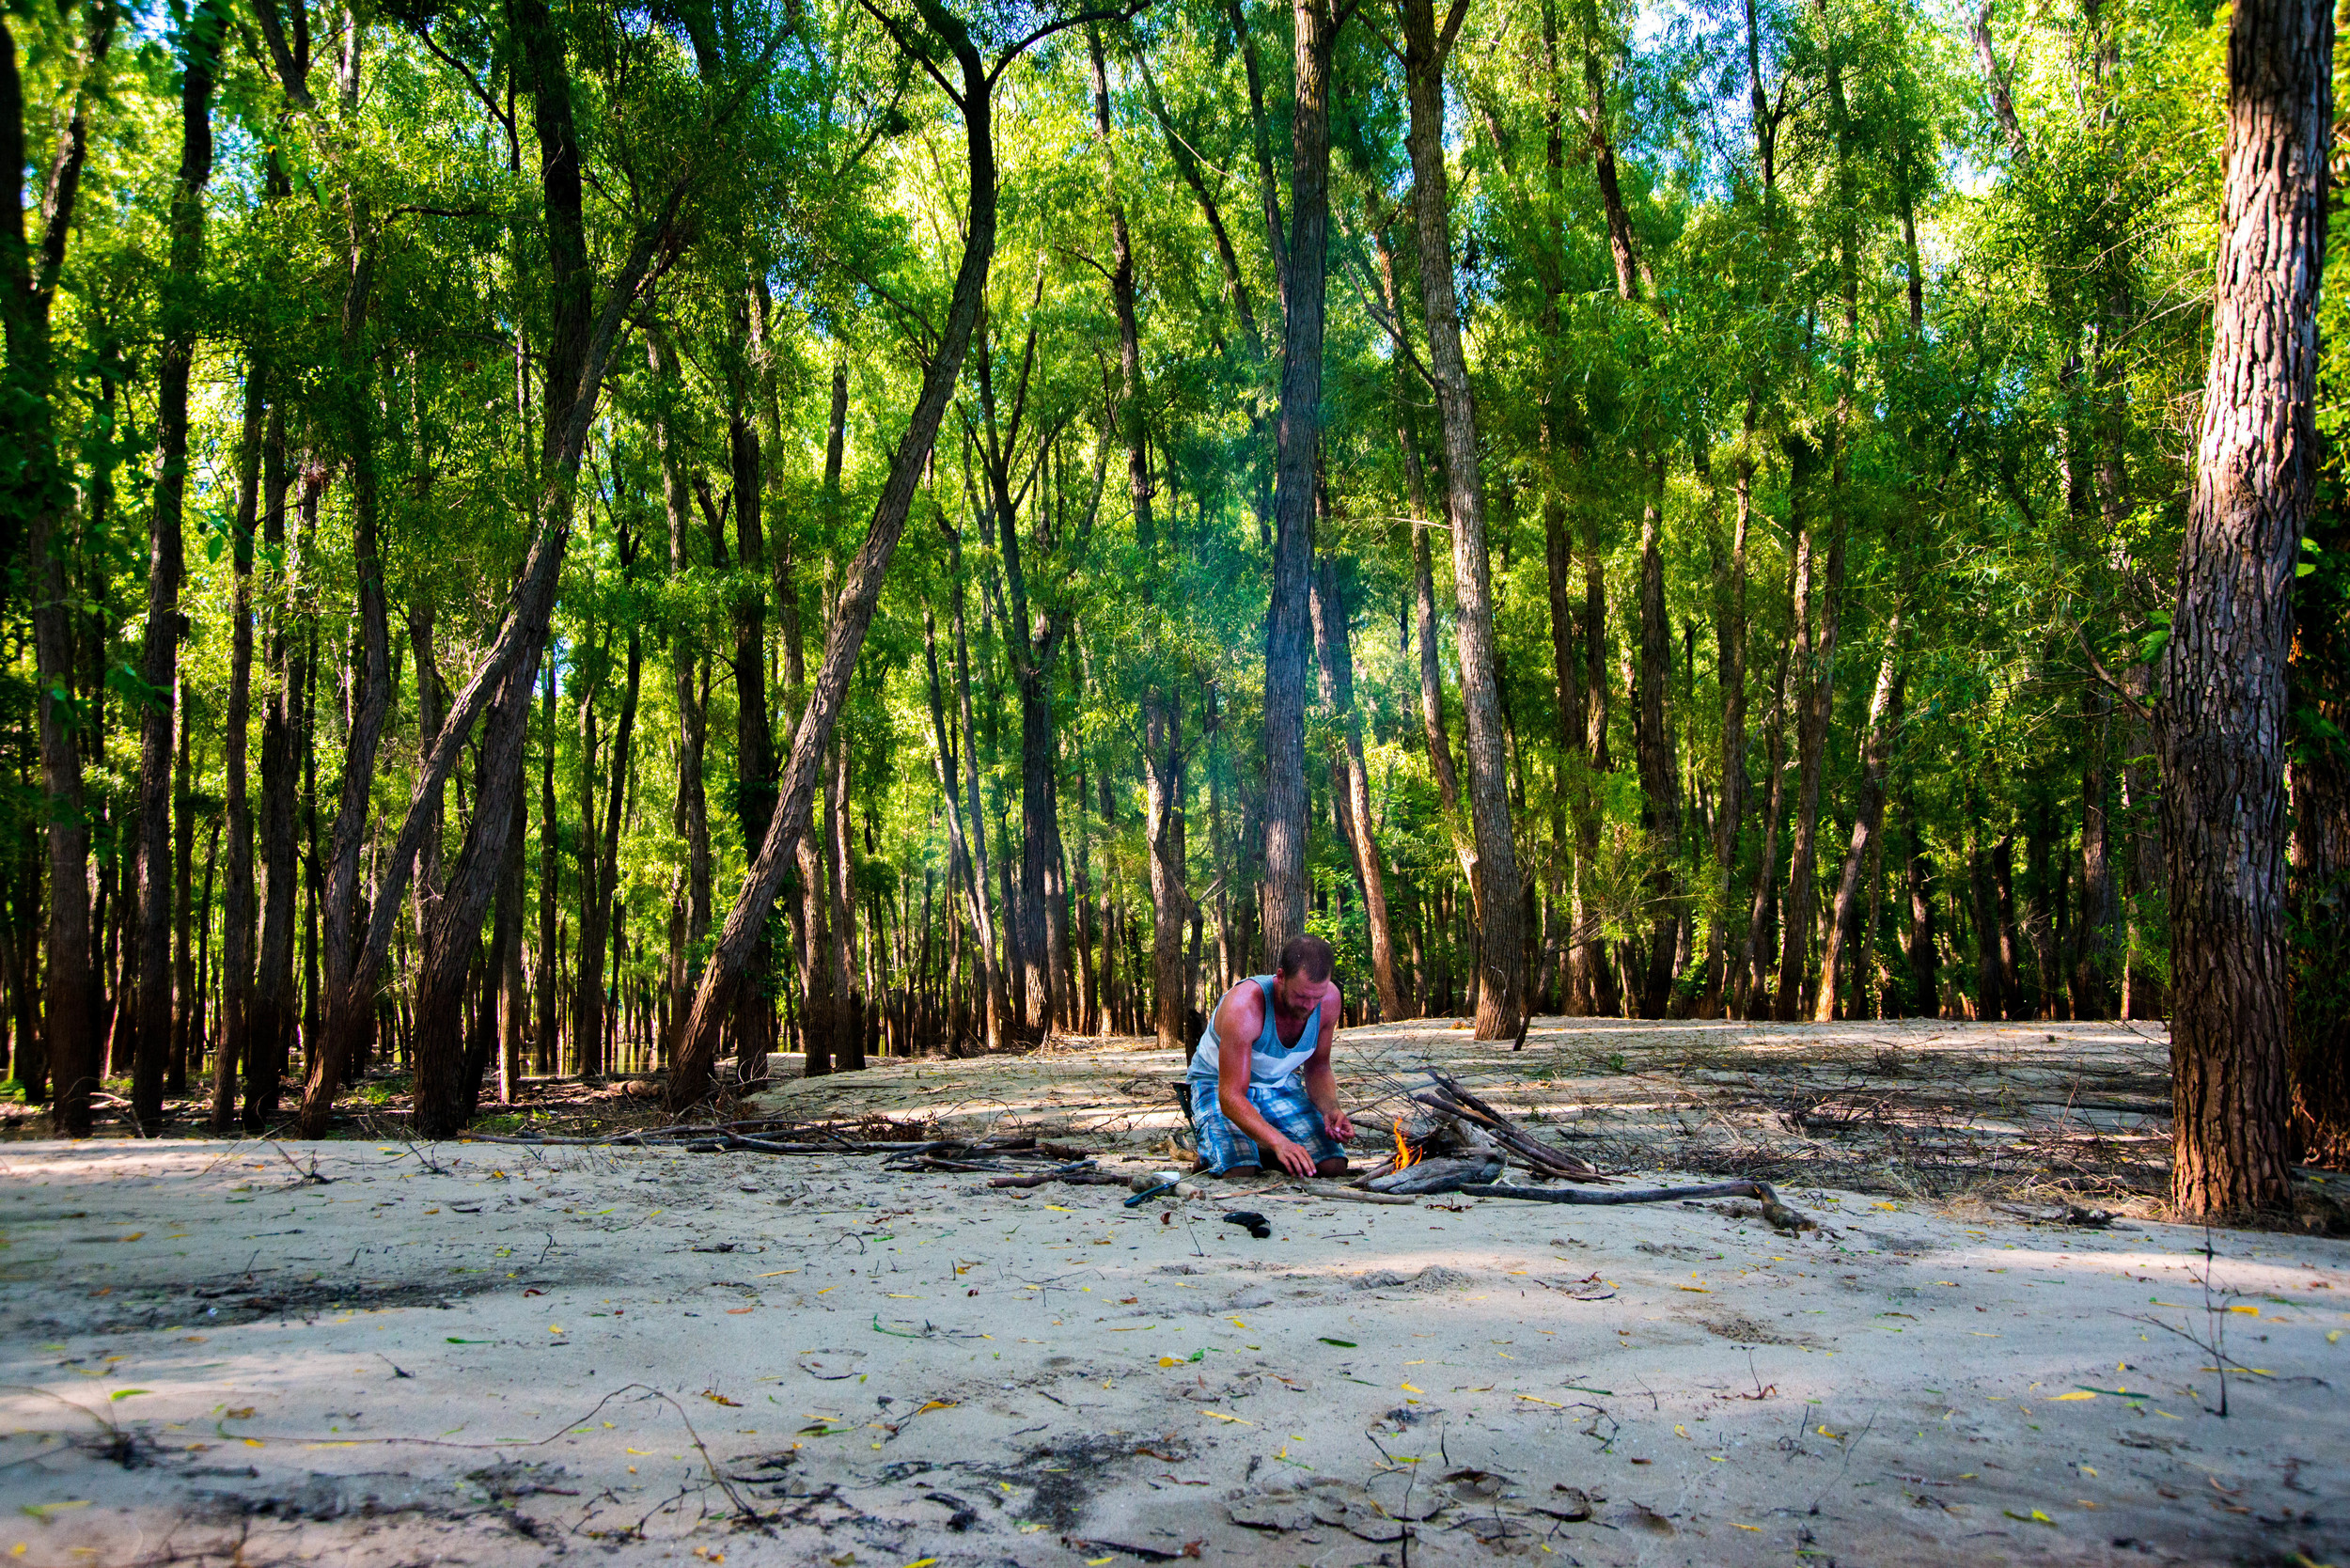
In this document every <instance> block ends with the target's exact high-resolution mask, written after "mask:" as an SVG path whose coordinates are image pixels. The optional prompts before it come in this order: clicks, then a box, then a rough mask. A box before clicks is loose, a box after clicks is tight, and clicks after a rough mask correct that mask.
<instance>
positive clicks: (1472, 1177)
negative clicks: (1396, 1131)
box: [1371, 1154, 1502, 1193]
mask: <svg viewBox="0 0 2350 1568" xmlns="http://www.w3.org/2000/svg"><path fill="white" fill-rule="evenodd" d="M1501 1165H1502V1162H1501V1158H1500V1156H1499V1155H1494V1154H1489V1155H1485V1156H1483V1157H1481V1158H1475V1159H1449V1158H1436V1159H1426V1160H1422V1161H1420V1162H1419V1163H1418V1164H1417V1165H1407V1166H1405V1167H1404V1168H1402V1169H1401V1170H1391V1171H1389V1172H1387V1174H1386V1175H1385V1176H1381V1177H1378V1178H1376V1179H1374V1180H1373V1181H1372V1182H1371V1191H1373V1192H1406V1193H1432V1192H1459V1191H1460V1190H1461V1189H1462V1186H1463V1184H1465V1183H1469V1182H1490V1181H1492V1180H1493V1179H1494V1178H1495V1177H1496V1176H1498V1175H1500V1174H1501Z"/></svg>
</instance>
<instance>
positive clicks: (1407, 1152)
mask: <svg viewBox="0 0 2350 1568" xmlns="http://www.w3.org/2000/svg"><path fill="white" fill-rule="evenodd" d="M1392 1130H1393V1131H1394V1133H1395V1168H1396V1169H1398V1170H1402V1168H1404V1167H1406V1166H1414V1165H1418V1164H1419V1161H1420V1152H1419V1151H1418V1150H1417V1149H1415V1148H1413V1147H1412V1146H1411V1145H1410V1144H1408V1143H1406V1142H1404V1141H1403V1123H1402V1122H1401V1121H1398V1122H1396V1123H1395V1125H1394V1127H1393V1129H1392Z"/></svg>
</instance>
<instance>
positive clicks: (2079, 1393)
mask: <svg viewBox="0 0 2350 1568" xmlns="http://www.w3.org/2000/svg"><path fill="white" fill-rule="evenodd" d="M2096 1397H2097V1396H2096V1395H2095V1394H2092V1393H2091V1392H2090V1391H2089V1390H2088V1389H2086V1388H2076V1389H2074V1390H2073V1391H2072V1392H2071V1393H2069V1394H2057V1395H2054V1396H2052V1397H2051V1398H2050V1400H2049V1402H2048V1403H2051V1404H2060V1403H2063V1402H2064V1401H2066V1400H2074V1399H2095V1398H2096Z"/></svg>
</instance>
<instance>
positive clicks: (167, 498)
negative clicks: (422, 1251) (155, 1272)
mask: <svg viewBox="0 0 2350 1568" xmlns="http://www.w3.org/2000/svg"><path fill="white" fill-rule="evenodd" d="M226 26H227V14H226V12H225V11H224V9H223V8H222V7H221V6H220V5H219V3H218V0H206V3H205V4H203V5H200V6H198V7H197V8H196V10H195V11H194V12H193V13H191V14H190V16H189V18H188V21H187V24H186V25H185V26H184V27H183V28H182V29H181V31H180V171H179V176H178V178H177V180H175V181H174V183H173V185H172V192H171V260H170V271H171V276H172V279H173V280H174V281H173V287H172V288H171V289H169V290H166V291H165V295H164V299H165V304H164V315H163V320H162V328H163V339H164V341H163V351H162V354H161V357H160V359H159V360H158V363H157V368H156V372H155V386H156V391H155V484H154V491H153V503H154V505H153V510H152V511H151V512H150V513H149V523H148V530H147V551H148V572H147V631H146V640H145V645H144V647H143V649H142V651H141V652H140V656H139V676H140V679H141V680H142V681H144V682H146V686H147V691H148V694H149V697H148V706H147V708H146V711H145V713H143V714H142V715H141V718H140V723H139V795H138V799H139V865H138V872H139V881H138V958H139V996H138V1015H137V1019H136V1026H137V1032H136V1035H135V1037H134V1039H135V1044H134V1047H133V1057H132V1069H131V1071H132V1085H131V1105H132V1115H133V1119H134V1120H135V1121H136V1122H137V1124H138V1127H139V1130H140V1132H141V1133H142V1134H143V1135H146V1136H149V1137H152V1136H153V1135H154V1133H155V1132H156V1130H157V1127H156V1123H157V1121H159V1120H160V1118H161V1117H162V1115H163V1108H164V1058H165V1057H166V1056H167V1055H168V1053H169V1051H170V1049H171V1001H172V996H171V993H172V980H173V979H174V977H173V974H172V967H171V752H172V742H173V739H174V735H175V727H176V725H177V724H178V722H179V720H180V714H179V713H178V712H177V709H176V704H175V703H174V701H173V699H172V695H171V694H174V693H175V692H176V691H177V689H178V677H179V668H180V637H181V636H183V635H185V634H186V618H185V617H184V616H182V615H181V614H180V580H181V578H182V576H183V575H184V574H185V558H184V556H183V554H182V540H181V537H180V517H181V509H182V507H183V504H184V501H185V497H186V494H187V477H188V375H189V371H190V369H191V368H193V366H194V364H195V360H196V330H197V321H196V314H195V311H196V302H195V296H196V290H197V287H198V280H199V278H200V277H201V274H202V272H203V268H204V187H205V185H206V184H207V183H209V182H210V181H211V177H212V85H213V81H214V78H215V75H216V72H217V71H218V69H219V63H220V61H219V54H220V48H221V41H222V35H223V31H224V29H225V28H226Z"/></svg>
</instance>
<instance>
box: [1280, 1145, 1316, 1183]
mask: <svg viewBox="0 0 2350 1568" xmlns="http://www.w3.org/2000/svg"><path fill="white" fill-rule="evenodd" d="M1274 1157H1275V1158H1276V1159H1277V1160H1279V1161H1280V1162H1281V1168H1282V1169H1284V1170H1286V1171H1288V1172H1289V1173H1290V1174H1291V1175H1293V1176H1295V1177H1298V1178H1299V1179H1301V1180H1303V1179H1305V1178H1307V1177H1310V1176H1311V1175H1313V1173H1314V1156H1313V1153H1312V1152H1311V1151H1310V1150H1308V1149H1307V1148H1306V1146H1305V1145H1304V1144H1302V1143H1292V1142H1290V1141H1289V1140H1288V1139H1286V1138H1284V1139H1283V1140H1282V1141H1281V1144H1280V1146H1279V1147H1278V1148H1277V1149H1275V1150H1274Z"/></svg>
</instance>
